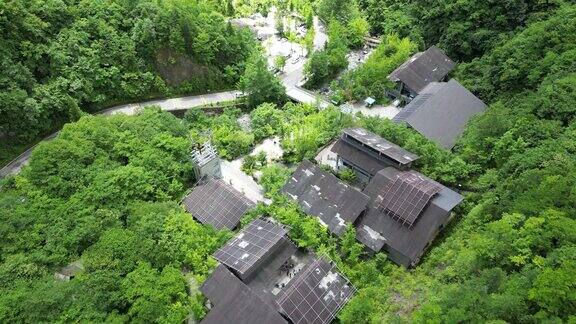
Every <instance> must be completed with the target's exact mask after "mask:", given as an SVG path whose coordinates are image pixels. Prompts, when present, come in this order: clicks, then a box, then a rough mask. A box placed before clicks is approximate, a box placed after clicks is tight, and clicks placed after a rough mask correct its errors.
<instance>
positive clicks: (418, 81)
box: [388, 46, 456, 93]
mask: <svg viewBox="0 0 576 324" xmlns="http://www.w3.org/2000/svg"><path fill="white" fill-rule="evenodd" d="M455 65H456V64H455V63H454V62H453V61H452V60H451V59H450V58H449V57H448V56H446V54H444V53H443V52H442V50H440V49H439V48H438V47H436V46H432V47H430V48H429V49H427V50H426V51H425V52H420V53H416V54H414V55H413V56H412V57H411V58H410V59H409V60H408V61H406V62H404V63H403V64H402V65H400V66H399V67H398V68H397V69H396V70H394V71H392V73H390V75H389V76H388V79H390V80H391V81H393V82H397V81H400V82H402V83H404V84H405V85H406V86H407V87H408V88H409V89H410V90H412V91H414V92H415V93H420V91H421V90H422V89H424V87H426V86H427V85H428V84H429V83H430V82H437V81H440V80H442V79H443V78H444V77H445V76H446V75H447V74H448V73H450V71H452V69H454V67H455Z"/></svg>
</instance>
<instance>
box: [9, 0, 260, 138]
mask: <svg viewBox="0 0 576 324" xmlns="http://www.w3.org/2000/svg"><path fill="white" fill-rule="evenodd" d="M219 9H220V6H219V5H217V4H213V3H211V2H209V1H184V0H166V1H150V0H138V1H90V0H86V1H59V0H50V1H31V2H26V1H17V0H11V1H3V2H1V3H0V12H2V18H1V19H0V30H1V31H2V32H1V33H0V52H1V54H0V66H1V67H2V74H1V76H0V143H2V146H3V148H2V149H9V148H6V146H11V145H14V144H17V143H20V142H28V141H30V140H32V139H33V138H35V137H36V136H38V135H44V134H45V133H47V132H48V131H50V130H53V129H55V128H58V127H60V126H61V125H62V124H63V123H65V122H68V121H73V120H77V119H78V118H79V117H80V116H81V115H82V114H83V112H94V111H97V110H99V109H102V108H105V107H107V106H110V105H113V104H118V103H125V102H131V101H143V100H145V99H148V98H153V97H166V96H171V95H176V94H199V93H205V92H207V91H209V90H210V91H216V90H222V89H230V88H234V87H235V86H236V83H237V82H238V81H239V79H240V76H241V75H242V74H243V72H244V66H245V62H246V59H247V58H248V56H249V55H250V53H251V52H252V50H253V47H254V46H255V42H254V40H253V37H252V35H251V34H250V33H249V32H247V31H246V30H239V29H235V28H232V26H231V25H229V24H228V23H227V21H226V19H225V17H224V16H223V15H222V14H221V13H219V12H218V10H219Z"/></svg>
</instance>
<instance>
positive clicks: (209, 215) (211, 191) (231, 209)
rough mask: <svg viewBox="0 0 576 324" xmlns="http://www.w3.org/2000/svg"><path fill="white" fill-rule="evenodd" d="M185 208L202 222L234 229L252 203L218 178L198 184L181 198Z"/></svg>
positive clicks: (252, 205) (219, 227) (220, 227)
mask: <svg viewBox="0 0 576 324" xmlns="http://www.w3.org/2000/svg"><path fill="white" fill-rule="evenodd" d="M183 202H184V205H185V207H186V210H187V211H188V212H189V213H191V214H192V216H193V217H194V218H196V219H197V220H198V221H199V222H201V223H202V224H209V225H212V226H213V227H214V228H216V229H219V230H221V229H225V228H227V229H234V228H236V226H238V224H239V223H240V219H241V218H242V216H244V214H245V213H246V212H247V211H248V210H249V209H250V208H252V207H254V203H253V202H252V201H250V200H249V199H248V198H246V197H245V196H244V195H243V194H241V193H240V192H238V191H236V190H235V189H234V188H232V187H231V186H229V185H228V184H226V183H225V182H224V181H222V180H220V179H211V180H210V181H208V182H207V183H204V184H199V185H197V186H196V187H195V188H194V189H192V192H190V194H189V195H188V196H186V197H185V198H184V200H183Z"/></svg>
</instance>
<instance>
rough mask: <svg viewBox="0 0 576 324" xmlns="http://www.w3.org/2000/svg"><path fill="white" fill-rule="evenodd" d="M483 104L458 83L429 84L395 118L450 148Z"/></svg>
mask: <svg viewBox="0 0 576 324" xmlns="http://www.w3.org/2000/svg"><path fill="white" fill-rule="evenodd" d="M485 109H486V105H485V104H484V103H483V102H482V100H480V99H478V98H477V97H476V96H474V94H472V93H471V92H470V91H468V90H467V89H466V88H464V87H463V86H462V85H461V84H460V83H458V81H456V80H454V79H452V80H450V81H449V82H442V83H431V84H430V85H429V86H427V87H426V88H425V89H424V90H423V91H422V93H421V94H420V95H418V96H417V97H416V98H414V100H412V101H411V102H410V103H409V104H408V105H406V107H404V108H403V109H402V111H400V113H399V114H398V115H396V116H395V117H394V119H393V120H394V121H395V122H406V123H407V124H408V125H410V127H412V128H414V129H415V130H416V131H418V132H419V133H421V134H422V135H424V136H425V137H426V138H428V139H430V140H432V141H434V142H436V143H438V144H439V145H440V146H442V147H444V148H447V149H451V148H452V147H453V146H454V144H455V143H456V140H457V139H458V136H460V135H461V134H462V132H463V131H464V128H465V127H466V124H467V123H468V121H469V120H470V118H472V117H473V116H474V115H476V114H478V113H481V112H483V111H484V110H485Z"/></svg>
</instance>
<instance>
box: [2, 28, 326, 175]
mask: <svg viewBox="0 0 576 324" xmlns="http://www.w3.org/2000/svg"><path fill="white" fill-rule="evenodd" d="M314 28H315V30H316V33H315V35H314V48H315V50H321V49H323V48H324V46H325V45H326V42H327V41H328V36H327V35H326V32H325V29H326V28H325V26H324V25H323V24H322V22H321V21H320V19H318V17H314ZM304 64H305V60H302V61H301V62H299V66H298V67H297V68H296V69H295V71H293V72H292V73H289V74H287V75H285V76H284V77H283V78H281V80H282V83H283V84H284V86H285V87H286V93H287V95H288V97H290V98H291V99H293V100H295V101H297V102H301V103H307V104H318V105H319V108H320V109H324V108H326V107H328V105H329V103H328V102H326V101H324V100H320V99H319V97H318V96H316V95H315V94H314V93H312V92H310V91H307V90H305V89H303V88H301V87H298V86H297V84H298V83H299V82H300V81H301V80H302V79H303V77H304ZM240 93H241V92H240V91H226V92H218V93H209V94H204V95H198V96H190V97H180V98H172V99H161V100H152V101H146V102H140V103H133V104H127V105H121V106H116V107H112V108H108V109H105V110H102V111H100V112H98V113H97V114H101V115H114V114H120V113H122V114H126V115H134V114H136V113H138V111H140V110H141V109H143V108H144V107H146V106H152V105H154V106H159V107H160V108H161V109H162V110H165V111H175V110H186V109H190V108H194V107H198V106H204V105H208V104H217V103H221V102H225V101H231V100H234V99H236V97H237V96H238V95H239V94H240ZM57 135H58V132H56V133H54V134H52V135H50V136H47V137H46V138H44V139H43V140H42V141H41V142H45V141H49V140H51V139H53V138H54V137H56V136H57ZM37 145H38V144H37ZM37 145H34V146H33V147H31V148H29V149H28V150H26V151H25V152H24V153H22V154H20V155H19V156H18V157H17V158H15V159H14V160H12V162H10V163H8V164H7V165H6V166H4V167H3V168H2V169H0V179H2V178H4V177H6V176H8V175H12V174H16V173H18V172H20V170H21V169H22V167H24V166H25V165H26V164H28V161H29V159H30V156H31V154H32V151H33V150H34V148H35V147H36V146H37Z"/></svg>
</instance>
